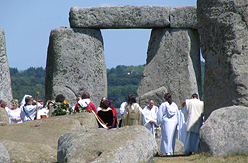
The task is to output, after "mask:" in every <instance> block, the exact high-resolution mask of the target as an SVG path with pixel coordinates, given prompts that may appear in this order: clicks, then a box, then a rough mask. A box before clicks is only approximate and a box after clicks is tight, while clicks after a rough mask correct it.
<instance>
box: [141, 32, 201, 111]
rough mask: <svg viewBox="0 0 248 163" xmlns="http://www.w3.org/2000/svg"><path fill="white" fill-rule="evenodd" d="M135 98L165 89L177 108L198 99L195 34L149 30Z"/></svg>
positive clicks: (198, 75)
mask: <svg viewBox="0 0 248 163" xmlns="http://www.w3.org/2000/svg"><path fill="white" fill-rule="evenodd" d="M146 62H147V65H146V67H145V69H144V72H143V76H142V79H141V82H140V84H139V87H138V90H137V94H138V96H139V97H140V96H142V95H143V94H145V93H147V92H149V91H152V90H155V89H158V88H160V87H163V86H164V87H165V88H166V89H167V91H168V92H170V93H171V94H172V99H173V101H174V102H176V104H177V105H178V107H180V106H181V103H182V102H183V101H185V99H187V98H190V97H191V95H192V94H193V93H198V92H199V94H200V95H201V67H200V41H199V36H198V33H197V30H191V29H170V28H159V29H153V30H152V34H151V38H150V41H149V47H148V51H147V60H146Z"/></svg>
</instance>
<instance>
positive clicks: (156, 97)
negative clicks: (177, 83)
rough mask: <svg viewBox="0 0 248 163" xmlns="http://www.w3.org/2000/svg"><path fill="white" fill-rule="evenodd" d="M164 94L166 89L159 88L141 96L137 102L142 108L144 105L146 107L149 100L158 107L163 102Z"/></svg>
mask: <svg viewBox="0 0 248 163" xmlns="http://www.w3.org/2000/svg"><path fill="white" fill-rule="evenodd" d="M165 93H167V89H166V88H165V87H160V88H158V89H155V90H152V91H150V92H147V93H145V94H143V95H142V96H140V97H139V98H137V99H138V100H137V101H138V103H139V105H140V106H141V107H142V108H144V107H145V106H146V105H148V103H149V101H150V99H152V100H153V101H154V105H156V106H157V107H159V106H160V104H161V103H163V102H164V94H165Z"/></svg>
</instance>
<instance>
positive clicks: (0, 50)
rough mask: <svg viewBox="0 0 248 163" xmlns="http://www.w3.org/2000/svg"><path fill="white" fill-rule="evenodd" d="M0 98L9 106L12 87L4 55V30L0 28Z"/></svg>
mask: <svg viewBox="0 0 248 163" xmlns="http://www.w3.org/2000/svg"><path fill="white" fill-rule="evenodd" d="M0 83H1V84H0V99H2V100H7V103H8V105H9V107H10V101H11V100H12V98H13V97H12V88H11V78H10V70H9V63H8V59H7V55H6V43H5V34H4V30H3V29H1V28H0Z"/></svg>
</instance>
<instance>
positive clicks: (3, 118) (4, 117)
mask: <svg viewBox="0 0 248 163" xmlns="http://www.w3.org/2000/svg"><path fill="white" fill-rule="evenodd" d="M8 124H9V116H8V113H7V112H6V110H5V109H4V108H2V107H0V126H5V125H8Z"/></svg>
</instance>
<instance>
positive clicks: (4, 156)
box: [0, 141, 10, 163]
mask: <svg viewBox="0 0 248 163" xmlns="http://www.w3.org/2000/svg"><path fill="white" fill-rule="evenodd" d="M0 162H1V163H9V162H10V157H9V153H8V151H7V149H6V148H5V147H4V145H3V143H2V142H1V141H0Z"/></svg>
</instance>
